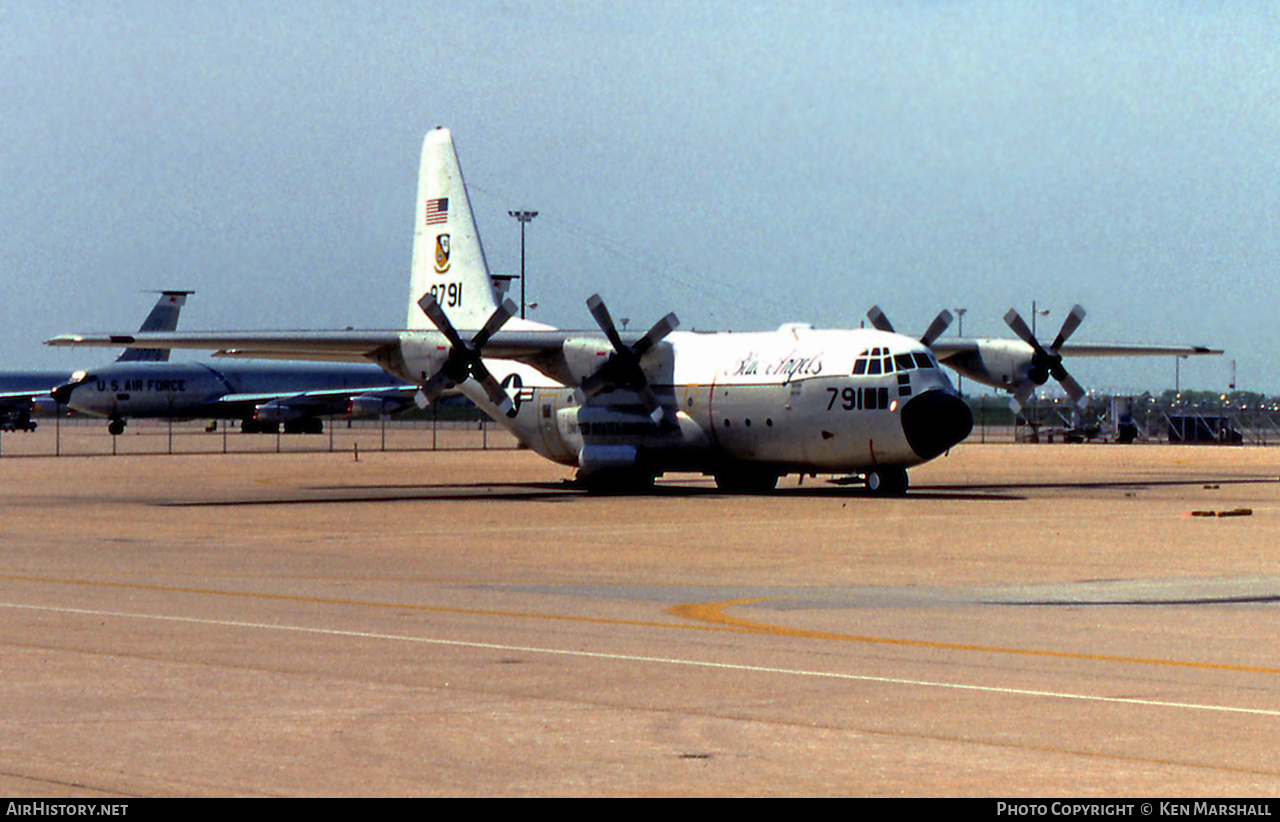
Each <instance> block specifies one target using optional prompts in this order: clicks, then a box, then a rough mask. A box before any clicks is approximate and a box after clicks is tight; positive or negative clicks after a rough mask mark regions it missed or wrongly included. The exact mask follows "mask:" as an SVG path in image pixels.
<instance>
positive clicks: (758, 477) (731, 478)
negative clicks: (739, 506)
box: [715, 469, 778, 494]
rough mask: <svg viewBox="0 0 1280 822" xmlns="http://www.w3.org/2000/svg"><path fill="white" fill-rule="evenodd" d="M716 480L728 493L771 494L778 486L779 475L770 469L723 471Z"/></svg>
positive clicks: (717, 475)
mask: <svg viewBox="0 0 1280 822" xmlns="http://www.w3.org/2000/svg"><path fill="white" fill-rule="evenodd" d="M715 480H716V488H718V489H719V490H721V491H723V492H724V493H726V494H771V493H773V492H774V490H776V489H777V487H778V475H777V474H773V473H770V472H768V471H744V470H741V469H736V470H730V471H721V472H718V473H716V474H715Z"/></svg>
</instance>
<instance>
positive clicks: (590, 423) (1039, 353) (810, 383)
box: [48, 129, 1217, 494]
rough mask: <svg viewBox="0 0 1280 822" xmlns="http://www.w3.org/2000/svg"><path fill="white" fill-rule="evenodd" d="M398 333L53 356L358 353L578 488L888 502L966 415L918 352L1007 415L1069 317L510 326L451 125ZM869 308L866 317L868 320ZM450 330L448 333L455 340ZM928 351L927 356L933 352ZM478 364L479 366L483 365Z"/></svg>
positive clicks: (1058, 350)
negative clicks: (705, 478) (561, 468)
mask: <svg viewBox="0 0 1280 822" xmlns="http://www.w3.org/2000/svg"><path fill="white" fill-rule="evenodd" d="M409 300H410V303H409V313H408V322H407V325H408V328H407V329H406V330H392V331H353V330H347V331H312V332H297V331H292V332H262V331H260V332H206V333H184V334H176V333H169V334H96V335H93V334H75V335H64V336H60V337H56V338H54V339H52V340H49V341H48V344H50V345H99V346H120V345H123V346H126V347H139V348H159V347H165V348H195V349H211V350H216V351H217V352H218V354H219V355H221V356H234V357H256V358H274V359H311V360H323V361H371V362H374V363H377V364H378V365H380V366H382V368H384V369H385V370H386V371H388V372H389V373H391V374H393V375H395V376H397V377H400V378H402V379H405V380H409V381H411V382H414V383H417V384H419V385H421V386H422V390H421V397H420V398H421V399H422V401H423V402H430V401H433V400H435V399H437V398H438V397H439V396H440V395H441V393H442V392H444V391H445V390H447V389H449V388H450V387H452V386H457V387H458V388H459V390H461V391H462V393H463V394H465V395H466V396H467V397H468V398H470V399H471V400H472V401H474V402H475V403H476V404H477V405H479V406H480V408H482V409H483V410H484V411H485V412H486V413H487V414H489V415H490V416H491V417H493V418H494V419H495V420H497V421H498V422H499V423H501V424H502V425H504V426H505V427H506V428H508V429H509V430H510V431H511V432H512V433H513V434H514V435H515V436H516V437H517V439H519V441H520V442H521V443H522V444H524V445H525V446H527V447H529V448H531V449H533V450H534V451H536V452H537V453H539V454H541V455H542V456H544V457H547V458H548V459H551V460H554V461H556V462H559V463H563V464H566V465H572V466H576V467H577V469H578V477H579V479H580V480H581V481H582V482H583V483H584V484H585V485H588V486H602V487H643V486H647V485H649V484H651V483H652V482H653V480H654V478H656V477H657V476H659V475H661V474H663V473H664V472H667V471H700V472H703V473H707V474H711V475H712V476H714V477H715V480H716V483H717V485H718V486H719V487H720V488H722V489H724V490H727V491H745V492H758V491H767V490H770V489H772V488H773V487H774V486H775V485H776V483H777V481H778V478H779V477H780V476H782V475H784V474H794V473H808V474H818V473H822V474H842V475H844V474H858V475H861V476H862V477H863V478H864V480H865V482H866V486H867V488H868V489H870V490H871V491H873V492H876V493H880V494H901V493H903V492H905V490H906V488H907V469H908V468H910V467H912V466H914V465H919V464H920V463H923V462H927V461H928V460H931V459H933V458H935V457H937V456H940V455H941V454H943V453H945V452H946V451H947V450H948V449H950V448H951V447H952V446H954V445H955V444H957V443H959V442H961V441H962V440H963V439H964V438H965V437H966V436H968V434H969V432H970V430H971V429H972V426H973V417H972V415H971V413H970V412H969V409H968V406H967V405H966V404H965V403H964V401H963V400H961V399H960V397H959V396H958V395H957V394H956V391H955V389H954V388H953V387H952V386H951V383H950V382H949V381H948V379H947V377H946V375H945V374H944V373H943V372H942V370H941V369H940V368H939V367H938V360H937V359H936V358H935V355H934V351H937V352H940V353H941V354H942V355H943V356H944V357H946V359H947V361H948V363H949V364H950V365H951V366H952V367H954V368H956V369H957V370H959V371H960V372H961V373H963V374H965V375H966V376H970V377H972V378H973V379H976V380H978V381H980V382H983V383H985V384H988V385H994V386H997V387H1002V388H1006V389H1007V390H1011V391H1014V392H1015V393H1014V402H1015V403H1016V404H1021V402H1023V401H1025V399H1026V398H1027V396H1029V395H1030V393H1031V391H1032V390H1033V389H1034V386H1035V385H1037V384H1041V383H1043V382H1044V381H1045V380H1047V379H1048V377H1049V376H1053V377H1055V378H1056V379H1058V380H1059V381H1061V382H1063V384H1064V385H1065V386H1066V387H1067V390H1068V392H1069V393H1070V394H1071V395H1072V397H1073V399H1076V401H1077V402H1079V400H1080V399H1082V398H1083V397H1084V392H1083V390H1082V389H1080V388H1079V386H1078V385H1077V384H1075V381H1074V380H1072V379H1071V378H1070V376H1069V375H1067V374H1066V371H1065V369H1063V368H1062V362H1061V357H1062V355H1063V354H1066V353H1073V352H1072V351H1070V350H1069V349H1068V347H1067V346H1066V345H1065V342H1066V339H1067V337H1068V336H1070V334H1071V333H1072V332H1074V330H1075V328H1076V326H1078V325H1079V323H1080V320H1081V319H1082V317H1083V313H1084V312H1083V310H1082V309H1078V308H1077V310H1076V311H1073V312H1072V314H1071V315H1070V316H1069V317H1068V320H1067V322H1066V323H1065V324H1064V326H1063V330H1062V332H1061V333H1060V334H1059V336H1058V339H1056V340H1055V341H1054V342H1053V343H1052V344H1051V345H1050V346H1049V347H1048V348H1047V349H1046V348H1044V347H1043V346H1041V345H1040V343H1038V342H1037V341H1036V340H1035V338H1034V336H1032V335H1031V333H1030V331H1029V330H1027V329H1026V328H1025V324H1024V323H1022V321H1021V319H1020V318H1018V317H1017V314H1016V312H1012V311H1011V312H1010V313H1009V315H1007V316H1006V320H1007V321H1008V322H1009V323H1010V325H1011V326H1012V327H1013V328H1014V330H1015V332H1017V333H1018V335H1019V336H1020V337H1022V340H1023V341H1022V342H1019V341H1016V340H959V341H941V340H939V337H940V335H941V334H942V332H943V331H944V330H945V329H946V327H947V326H948V325H949V323H950V314H949V313H948V312H945V311H944V312H942V313H941V314H940V315H939V316H938V319H936V320H935V321H934V323H933V325H931V326H930V328H929V330H928V331H927V332H926V333H925V335H924V337H923V338H922V339H915V338H912V337H908V336H904V335H901V334H898V333H895V332H893V331H892V329H891V326H889V323H888V321H887V319H885V318H884V317H883V314H881V313H880V312H878V310H874V309H873V312H872V313H873V325H875V326H878V327H875V328H870V329H851V330H819V329H815V328H812V327H810V326H808V325H804V324H799V323H796V324H789V325H784V326H782V327H781V328H779V329H778V330H776V331H771V332H750V333H728V332H726V333H696V332H690V333H685V332H679V331H676V330H675V328H676V326H677V324H678V322H677V320H676V317H675V315H674V314H668V315H667V316H666V317H664V318H663V319H661V320H659V321H658V323H657V324H655V325H654V326H653V328H651V329H650V330H649V331H648V332H646V333H645V334H643V335H640V334H634V333H632V334H620V333H619V332H618V331H617V329H616V327H615V326H614V323H613V320H612V318H611V317H610V314H609V311H608V310H607V309H606V308H605V305H604V302H603V301H602V300H601V299H600V297H599V296H598V295H596V296H592V297H591V298H590V299H588V300H587V306H588V308H589V309H590V312H591V314H592V316H593V317H594V318H595V320H596V323H597V325H599V326H600V328H601V330H602V331H603V332H604V333H603V335H601V334H598V333H592V332H581V331H566V330H558V329H554V328H551V327H549V326H546V325H542V324H539V323H534V322H529V321H526V320H523V319H519V318H516V317H514V314H515V311H516V309H515V306H514V304H512V303H511V301H509V300H507V301H504V302H502V303H501V304H499V303H498V299H497V296H496V292H495V289H494V286H493V280H492V279H491V277H490V274H489V269H488V265H487V263H486V261H485V257H484V250H483V248H482V247H481V245H480V238H479V235H478V233H477V231H476V226H475V221H474V218H473V217H472V213H471V205H470V201H469V199H468V197H467V190H466V185H465V183H464V182H463V178H462V171H461V168H460V166H459V164H458V158H457V154H456V153H455V151H454V148H453V140H452V137H451V135H450V133H449V131H447V130H445V129H436V130H434V131H432V132H430V133H428V134H427V136H426V139H425V140H424V142H423V148H422V165H421V170H420V176H419V181H418V201H417V209H416V219H415V221H414V246H413V263H412V272H411V281H410V294H409ZM876 315H878V318H877V316H876ZM458 329H464V330H465V331H466V333H465V334H463V333H460V332H459V331H458ZM930 347H932V348H933V350H932V351H931V350H930ZM1074 353H1095V354H1099V353H1102V354H1113V355H1118V354H1135V353H1146V354H1150V353H1159V354H1176V355H1179V356H1185V355H1188V354H1192V353H1217V352H1209V351H1208V350H1207V349H1194V348H1188V347H1177V348H1170V347H1150V346H1142V347H1133V346H1095V347H1093V348H1092V351H1077V352H1074ZM482 355H483V356H482Z"/></svg>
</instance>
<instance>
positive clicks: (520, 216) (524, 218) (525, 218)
mask: <svg viewBox="0 0 1280 822" xmlns="http://www.w3.org/2000/svg"><path fill="white" fill-rule="evenodd" d="M507 213H508V214H510V215H511V216H512V217H515V218H516V219H517V220H519V221H520V319H522V320H523V319H524V306H525V300H524V294H525V292H524V227H525V226H526V225H528V224H529V223H530V222H532V221H533V218H534V217H537V216H538V212H536V211H508V212H507Z"/></svg>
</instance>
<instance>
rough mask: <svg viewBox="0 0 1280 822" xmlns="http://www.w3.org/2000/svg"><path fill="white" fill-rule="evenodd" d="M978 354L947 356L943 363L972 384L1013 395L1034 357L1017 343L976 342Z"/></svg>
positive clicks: (1010, 341)
mask: <svg viewBox="0 0 1280 822" xmlns="http://www.w3.org/2000/svg"><path fill="white" fill-rule="evenodd" d="M975 342H977V345H978V350H977V351H962V352H959V353H956V354H950V355H947V356H946V357H945V358H943V359H942V363H943V364H944V365H946V366H947V367H949V368H951V369H953V370H955V372H956V373H957V374H960V375H961V376H963V377H965V378H966V379H970V380H973V381H974V382H979V383H982V384H983V385H989V386H991V387H992V388H1003V389H1004V390H1006V391H1013V390H1014V389H1015V388H1017V387H1018V385H1019V384H1020V383H1021V382H1022V381H1023V379H1025V378H1026V376H1027V372H1029V371H1030V370H1031V359H1032V357H1033V356H1034V353H1035V352H1033V351H1032V350H1031V346H1029V345H1027V344H1026V343H1024V342H1021V341H1019V340H999V339H994V340H976V341H975Z"/></svg>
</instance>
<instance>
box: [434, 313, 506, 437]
mask: <svg viewBox="0 0 1280 822" xmlns="http://www.w3.org/2000/svg"><path fill="white" fill-rule="evenodd" d="M418 307H419V308H421V309H422V313H424V314H426V315H427V317H428V318H429V319H430V320H431V322H433V323H435V326H436V328H438V329H440V333H441V334H443V335H444V336H445V338H446V339H448V340H449V355H448V356H447V357H446V358H445V361H444V365H442V366H440V370H439V371H437V372H436V373H434V374H432V375H431V377H430V379H428V380H427V381H426V383H424V384H423V386H422V394H423V396H424V397H425V398H426V400H427V402H433V401H435V399H436V398H437V397H439V396H440V394H441V393H442V392H443V391H444V390H445V389H446V388H449V387H450V386H452V385H458V384H460V383H463V382H466V380H467V377H473V378H475V381H476V382H478V383H480V386H481V387H482V388H484V392H485V394H487V395H488V397H489V401H490V402H492V403H493V404H494V405H496V406H498V408H499V410H501V411H502V413H504V414H506V415H507V416H508V417H514V416H515V415H516V407H515V404H514V403H513V402H512V401H511V397H509V396H508V395H507V392H506V391H504V390H502V386H501V385H499V384H498V381H497V380H495V379H494V378H493V375H492V374H490V373H489V369H488V368H485V365H484V361H483V360H482V359H481V358H480V349H482V348H483V347H484V344H485V343H487V342H488V341H489V338H490V337H492V336H493V335H494V334H496V333H498V329H500V328H502V326H503V325H505V324H506V322H507V320H509V319H511V318H512V317H513V316H514V315H515V313H516V310H517V309H516V304H515V303H513V302H512V301H511V300H504V301H503V303H502V305H500V306H498V308H497V310H495V311H494V312H493V313H492V314H491V315H489V319H488V320H487V321H485V324H484V327H483V328H481V329H480V330H479V331H477V332H476V334H475V336H474V337H472V338H471V340H470V342H468V341H466V340H464V339H462V337H461V336H459V335H458V332H457V330H456V329H454V327H453V323H451V322H449V317H448V316H447V315H446V314H445V313H444V309H443V308H441V307H440V304H439V303H438V302H436V298H435V297H433V296H431V294H424V295H423V296H422V299H420V300H418Z"/></svg>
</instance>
